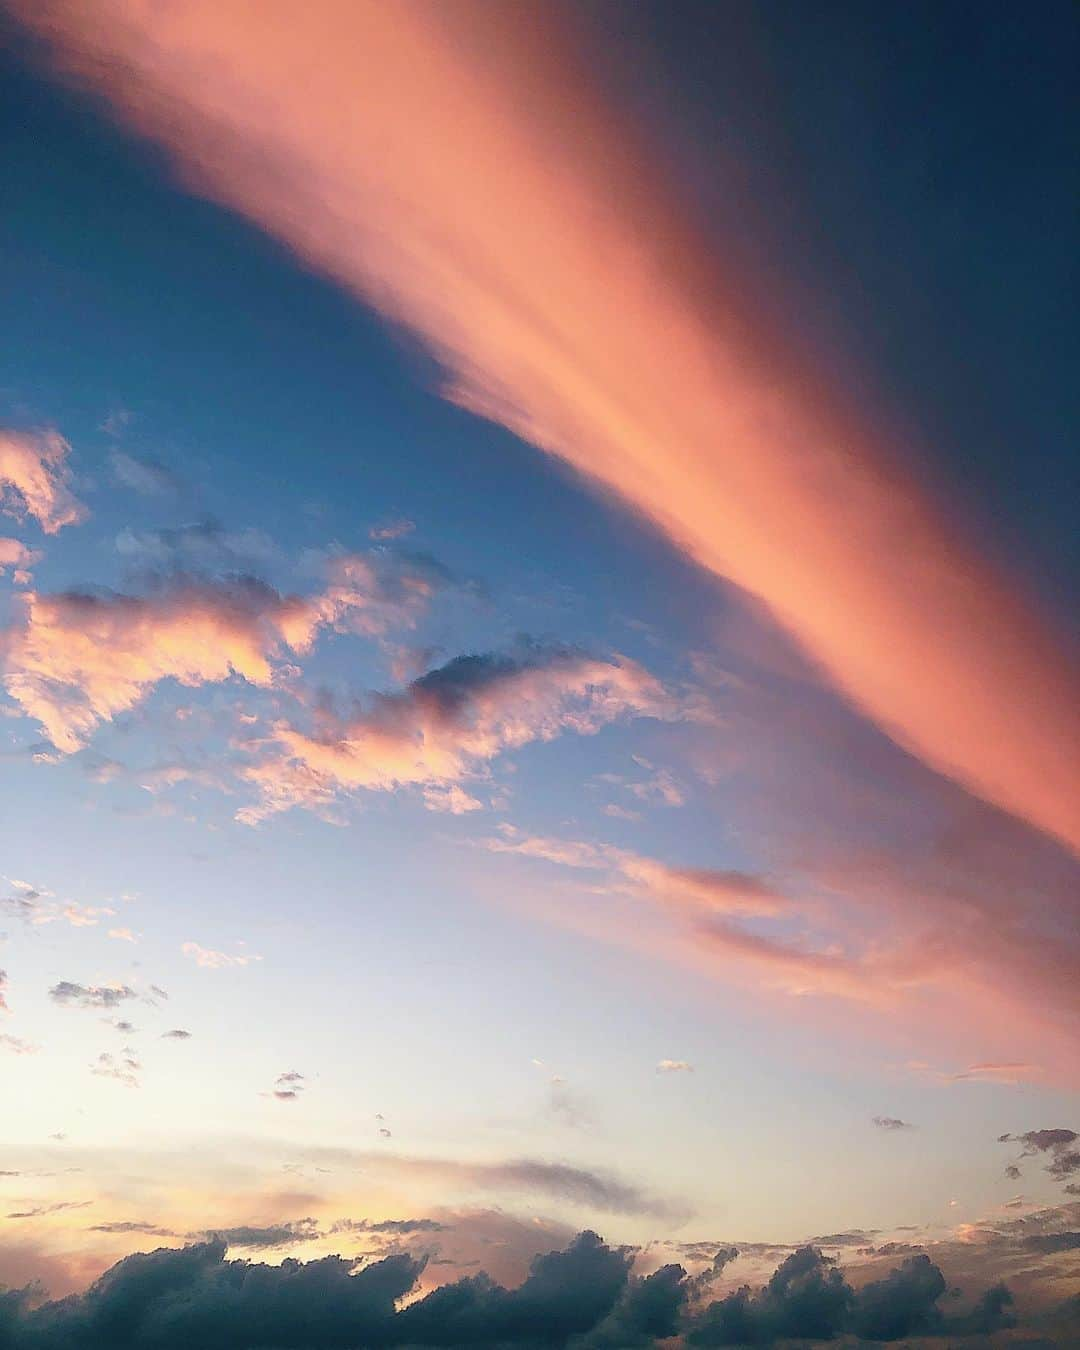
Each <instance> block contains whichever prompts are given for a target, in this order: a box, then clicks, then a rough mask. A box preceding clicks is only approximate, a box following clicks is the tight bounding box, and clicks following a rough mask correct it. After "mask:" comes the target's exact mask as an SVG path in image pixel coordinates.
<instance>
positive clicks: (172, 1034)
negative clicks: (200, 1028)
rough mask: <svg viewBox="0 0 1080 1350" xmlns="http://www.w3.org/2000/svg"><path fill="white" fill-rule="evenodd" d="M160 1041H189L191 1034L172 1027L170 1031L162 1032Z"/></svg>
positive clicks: (182, 1029)
mask: <svg viewBox="0 0 1080 1350" xmlns="http://www.w3.org/2000/svg"><path fill="white" fill-rule="evenodd" d="M161 1039H162V1040H163V1041H190V1040H191V1032H190V1031H185V1030H184V1028H183V1027H174V1028H173V1029H172V1031H163V1032H162V1033H161Z"/></svg>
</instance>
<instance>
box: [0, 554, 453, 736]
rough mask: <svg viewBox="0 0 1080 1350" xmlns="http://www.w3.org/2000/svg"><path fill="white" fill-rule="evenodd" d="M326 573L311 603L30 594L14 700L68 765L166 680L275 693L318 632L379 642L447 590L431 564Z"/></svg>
mask: <svg viewBox="0 0 1080 1350" xmlns="http://www.w3.org/2000/svg"><path fill="white" fill-rule="evenodd" d="M174 533H176V532H174ZM200 538H202V536H200ZM203 542H205V540H204V541H203ZM323 561H324V564H325V568H326V571H327V583H326V585H325V587H324V589H323V590H322V591H320V592H317V593H316V594H314V595H311V596H299V595H282V594H279V592H278V591H276V590H275V589H274V588H273V587H272V586H269V585H267V584H266V583H265V582H262V581H259V580H257V579H256V578H254V577H250V576H229V577H222V578H206V577H201V576H195V575H192V574H189V573H186V572H183V571H176V572H170V573H168V574H166V575H165V576H164V577H163V578H162V579H160V580H159V582H158V584H156V585H155V586H154V588H153V589H151V590H149V591H148V592H147V593H145V594H126V593H116V592H103V593H87V592H81V591H66V592H62V593H60V594H57V595H40V594H36V593H34V592H29V593H27V594H26V595H25V596H24V597H23V599H24V615H23V622H22V623H20V624H17V625H16V626H15V627H13V628H12V629H10V630H9V631H8V632H7V633H5V634H3V635H2V637H0V668H2V670H3V674H4V683H5V686H6V688H7V692H8V694H9V695H10V696H11V698H13V699H14V700H15V702H16V703H18V705H19V706H20V707H21V708H22V710H23V712H24V713H25V714H26V715H27V716H28V717H31V718H33V719H34V720H35V721H37V722H38V723H39V724H40V725H41V727H42V729H43V730H44V732H45V733H46V735H47V736H48V737H49V739H50V740H51V741H52V743H53V745H55V746H56V748H57V749H58V750H60V751H62V752H63V753H65V754H70V753H72V752H74V751H76V750H79V749H81V748H82V747H83V746H84V745H85V744H86V742H87V740H88V739H89V737H90V736H91V735H92V734H93V732H94V731H95V730H96V728H97V727H98V726H99V725H100V724H101V723H102V722H106V721H109V720H111V719H112V718H114V717H116V716H117V715H118V714H120V713H123V712H127V711H128V710H130V709H131V708H133V707H135V706H136V705H137V704H138V703H139V702H141V700H142V699H143V698H145V696H146V695H147V694H148V692H149V691H150V690H151V689H152V688H153V686H154V685H156V684H158V683H159V682H160V681H162V680H165V679H173V680H176V681H178V682H179V683H180V684H183V685H189V686H195V685H200V684H206V683H211V682H217V681H222V680H226V679H228V678H229V677H230V676H234V675H236V676H240V677H241V678H243V679H245V680H247V681H248V682H249V683H251V684H254V685H261V686H269V685H271V684H272V683H273V682H274V679H275V675H276V673H277V671H278V663H279V662H280V661H281V660H282V659H283V658H284V657H285V656H286V655H289V654H293V655H295V654H302V653H304V652H306V651H308V650H309V648H310V647H311V645H312V643H313V641H314V639H315V636H316V634H317V633H318V632H319V630H320V629H326V628H333V629H338V630H348V631H352V632H360V633H365V634H368V635H375V634H379V633H382V632H384V631H385V630H386V629H387V627H388V626H390V624H391V623H393V622H399V623H403V624H408V623H411V622H412V621H413V619H414V616H415V613H416V611H417V609H418V607H419V606H421V605H422V604H424V603H425V602H426V600H427V598H428V597H429V596H430V595H431V594H432V593H433V591H434V589H435V588H436V587H437V586H438V585H441V584H443V582H444V581H445V579H446V574H445V572H444V571H443V570H442V569H441V568H440V566H439V564H437V563H436V562H434V561H433V560H429V559H426V558H424V557H423V556H422V555H417V557H415V558H411V559H404V560H402V559H401V558H395V559H393V560H391V561H387V560H386V559H382V558H380V557H363V556H359V555H351V554H343V555H340V556H336V557H333V558H330V559H329V560H323Z"/></svg>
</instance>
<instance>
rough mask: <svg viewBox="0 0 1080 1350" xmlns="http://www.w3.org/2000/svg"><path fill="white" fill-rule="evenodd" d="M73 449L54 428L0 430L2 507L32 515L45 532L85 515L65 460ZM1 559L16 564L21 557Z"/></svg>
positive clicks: (8, 510) (0, 501)
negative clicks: (71, 484) (73, 489)
mask: <svg viewBox="0 0 1080 1350" xmlns="http://www.w3.org/2000/svg"><path fill="white" fill-rule="evenodd" d="M70 450H71V447H70V446H69V445H68V443H67V441H65V440H64V438H63V437H62V436H59V435H57V433H56V432H55V431H5V430H0V511H3V512H4V513H5V514H6V515H9V516H18V517H21V516H25V515H30V516H33V517H34V519H35V520H36V521H37V522H38V524H39V525H40V526H41V528H42V529H43V530H44V531H45V533H46V534H55V533H56V532H57V530H59V529H62V528H63V527H64V526H65V525H75V524H78V522H79V521H80V520H82V519H84V517H85V516H86V508H85V507H84V506H83V505H82V503H81V502H79V501H77V500H76V498H75V497H74V496H73V495H72V493H71V489H70V487H69V482H70V477H71V475H70V472H69V470H68V467H67V462H66V461H67V457H68V454H69V452H70ZM0 542H2V543H3V544H11V543H14V540H3V541H0ZM0 561H6V562H8V563H12V562H14V563H16V564H17V563H18V561H19V560H18V559H17V558H10V557H9V558H7V559H2V558H0Z"/></svg>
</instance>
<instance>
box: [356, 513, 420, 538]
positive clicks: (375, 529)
mask: <svg viewBox="0 0 1080 1350" xmlns="http://www.w3.org/2000/svg"><path fill="white" fill-rule="evenodd" d="M415 529H416V525H415V523H414V522H413V521H411V520H406V519H405V518H404V517H400V518H398V519H397V520H386V521H383V523H382V524H381V525H373V526H372V527H371V529H370V530H369V531H368V534H369V535H370V537H371V538H372V539H374V540H376V541H378V542H385V541H386V540H388V539H402V538H404V536H405V535H407V534H412V532H413V530H415Z"/></svg>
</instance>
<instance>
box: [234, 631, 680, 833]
mask: <svg viewBox="0 0 1080 1350" xmlns="http://www.w3.org/2000/svg"><path fill="white" fill-rule="evenodd" d="M670 711H671V704H670V701H669V700H668V699H667V697H666V695H665V694H664V691H663V689H662V687H661V686H660V684H659V683H658V682H657V681H656V680H655V679H654V678H653V677H652V676H651V675H649V674H648V673H647V672H646V671H644V670H643V669H642V668H641V667H640V666H638V665H635V664H634V663H633V662H631V661H628V660H626V659H625V658H613V659H611V660H600V659H598V658H594V657H591V656H588V655H586V654H585V653H583V652H579V651H575V650H572V649H568V648H529V649H527V650H526V651H525V652H524V653H523V654H522V655H519V656H498V655H494V654H488V655H483V656H462V657H457V658H455V659H454V660H452V661H450V662H448V663H447V664H446V665H444V666H440V667H439V668H437V669H436V670H432V671H429V672H428V673H427V674H426V675H422V676H420V677H419V678H418V679H416V680H413V681H412V683H411V684H409V685H408V686H407V687H406V689H405V690H404V691H402V692H401V693H396V694H380V695H377V696H376V697H375V698H374V699H373V700H372V702H371V704H370V706H369V708H368V709H367V710H365V711H361V712H358V713H356V714H354V715H352V716H350V717H344V718H340V717H337V716H335V715H333V714H330V713H324V714H322V716H321V718H320V726H319V727H318V730H317V734H315V735H308V734H307V733H305V732H303V731H299V730H297V729H296V728H295V727H293V726H292V725H290V724H289V723H287V722H284V721H282V722H279V723H278V724H277V725H276V726H275V727H274V732H273V737H272V740H271V742H270V744H269V745H268V746H267V747H266V751H265V753H264V754H263V755H262V757H261V758H259V759H258V760H257V761H256V762H255V763H254V764H252V765H250V766H249V767H248V768H246V769H245V770H243V771H242V775H243V777H245V778H246V779H247V781H248V782H250V783H251V784H252V785H253V786H255V787H256V788H257V789H258V791H259V794H260V801H259V802H258V803H257V804H255V805H253V806H250V807H245V808H243V809H242V810H241V811H240V812H238V814H237V819H239V820H242V821H244V822H245V823H247V824H255V823H256V822H258V821H259V820H262V819H264V818H265V817H266V816H268V815H271V814H273V813H275V812H277V811H285V810H288V809H289V808H291V807H294V806H306V807H309V808H312V809H316V810H323V809H327V808H332V807H333V804H334V803H335V802H336V800H337V798H338V796H339V794H340V793H342V792H352V791H356V790H358V789H361V790H365V791H369V792H390V791H394V790H395V789H398V788H402V787H418V788H421V789H422V790H423V792H424V794H425V796H426V798H427V799H428V804H429V805H434V806H435V808H436V809H450V810H454V809H458V810H462V809H463V810H470V809H474V808H473V807H472V806H471V805H470V804H469V801H468V800H467V798H466V795H465V794H464V790H463V789H462V790H460V791H459V793H458V794H455V793H454V788H455V786H456V785H460V784H461V783H462V782H463V781H464V780H466V779H469V778H471V777H475V776H476V775H478V774H482V773H483V772H484V770H485V768H486V766H487V765H488V764H489V763H490V762H491V761H492V760H493V759H495V758H496V757H497V756H499V755H501V754H503V753H504V752H506V751H508V750H514V749H518V748H520V747H521V746H523V745H527V744H529V743H530V742H534V741H550V740H554V739H555V738H556V737H557V736H560V735H562V734H563V733H564V732H568V731H569V732H575V733H577V734H578V735H592V734H593V733H595V732H597V731H599V730H600V728H601V727H603V726H605V725H606V724H608V723H609V722H613V721H616V720H617V719H619V718H623V717H628V716H657V715H668V714H669V713H670Z"/></svg>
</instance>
